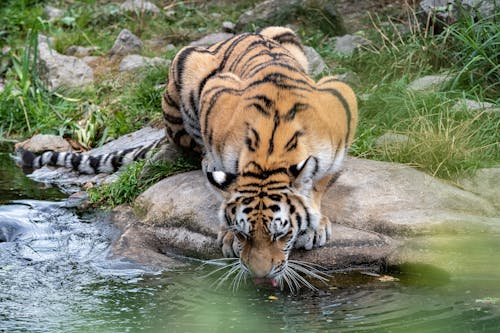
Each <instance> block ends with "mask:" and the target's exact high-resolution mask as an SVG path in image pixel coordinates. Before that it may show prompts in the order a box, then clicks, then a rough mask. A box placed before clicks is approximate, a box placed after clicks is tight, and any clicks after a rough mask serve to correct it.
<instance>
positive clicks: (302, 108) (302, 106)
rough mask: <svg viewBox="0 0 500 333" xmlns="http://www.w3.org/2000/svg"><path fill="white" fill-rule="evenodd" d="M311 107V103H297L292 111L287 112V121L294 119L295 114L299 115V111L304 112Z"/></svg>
mask: <svg viewBox="0 0 500 333" xmlns="http://www.w3.org/2000/svg"><path fill="white" fill-rule="evenodd" d="M308 108H309V104H305V103H298V102H297V103H295V104H294V105H293V106H292V108H291V109H290V111H288V112H287V114H286V115H285V121H292V120H293V119H294V118H295V116H296V115H297V113H299V112H303V111H305V110H307V109H308Z"/></svg>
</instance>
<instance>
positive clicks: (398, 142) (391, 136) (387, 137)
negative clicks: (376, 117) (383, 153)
mask: <svg viewBox="0 0 500 333" xmlns="http://www.w3.org/2000/svg"><path fill="white" fill-rule="evenodd" d="M409 142H410V137H409V136H407V135H404V134H398V133H391V132H388V133H385V134H383V135H381V136H380V137H378V138H377V140H375V147H376V148H378V149H383V150H394V149H398V148H400V147H401V146H404V145H406V144H408V143H409Z"/></svg>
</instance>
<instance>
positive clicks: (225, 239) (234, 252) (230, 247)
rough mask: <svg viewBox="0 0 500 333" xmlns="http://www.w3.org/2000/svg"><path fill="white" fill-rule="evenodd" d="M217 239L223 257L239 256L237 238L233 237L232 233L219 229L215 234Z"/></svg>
mask: <svg viewBox="0 0 500 333" xmlns="http://www.w3.org/2000/svg"><path fill="white" fill-rule="evenodd" d="M217 241H218V243H219V246H221V247H222V255H223V256H224V258H236V257H239V253H240V252H239V246H240V244H239V241H238V238H236V237H234V234H233V233H232V232H230V231H227V230H225V229H223V230H220V231H219V235H218V236H217Z"/></svg>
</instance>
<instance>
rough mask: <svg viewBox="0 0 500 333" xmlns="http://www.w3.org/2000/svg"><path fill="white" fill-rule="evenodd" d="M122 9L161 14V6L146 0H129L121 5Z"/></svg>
mask: <svg viewBox="0 0 500 333" xmlns="http://www.w3.org/2000/svg"><path fill="white" fill-rule="evenodd" d="M120 9H121V10H123V11H126V12H137V13H141V12H142V13H151V14H159V13H160V8H158V7H157V6H156V5H155V4H154V3H151V2H149V1H144V0H127V1H125V2H124V3H122V4H121V5H120Z"/></svg>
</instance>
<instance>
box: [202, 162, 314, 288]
mask: <svg viewBox="0 0 500 333" xmlns="http://www.w3.org/2000/svg"><path fill="white" fill-rule="evenodd" d="M316 163H317V161H316V159H315V158H314V157H310V158H308V159H307V160H305V161H303V162H301V163H299V164H297V165H292V166H289V167H288V168H284V167H277V168H270V169H263V168H262V167H260V166H259V165H258V164H255V163H254V164H252V165H250V166H249V167H248V168H246V169H244V171H243V172H241V173H240V174H237V175H235V174H228V173H225V172H222V171H213V172H207V178H208V180H209V182H210V183H211V184H212V185H213V186H214V188H215V189H217V190H218V191H219V192H220V193H221V194H222V196H223V199H224V200H223V203H222V205H221V209H220V220H221V223H222V230H223V232H222V236H223V239H221V241H222V250H223V254H224V256H225V257H234V256H236V257H239V258H240V260H239V263H240V267H241V269H242V270H243V271H245V272H247V273H249V274H250V275H251V276H253V277H255V278H265V279H274V280H277V281H278V282H280V280H282V279H286V276H287V272H289V271H290V270H291V269H293V268H290V266H294V264H293V263H290V262H289V261H288V258H289V255H290V252H291V250H292V248H293V247H294V245H295V242H296V241H297V239H298V237H299V236H300V235H301V233H303V232H304V231H305V230H306V229H308V228H315V227H317V225H318V224H319V220H320V218H321V213H320V212H319V209H317V208H315V207H314V206H313V205H312V200H311V192H312V186H313V185H312V175H313V173H314V169H315V168H316ZM301 271H302V272H304V271H303V270H301Z"/></svg>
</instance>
